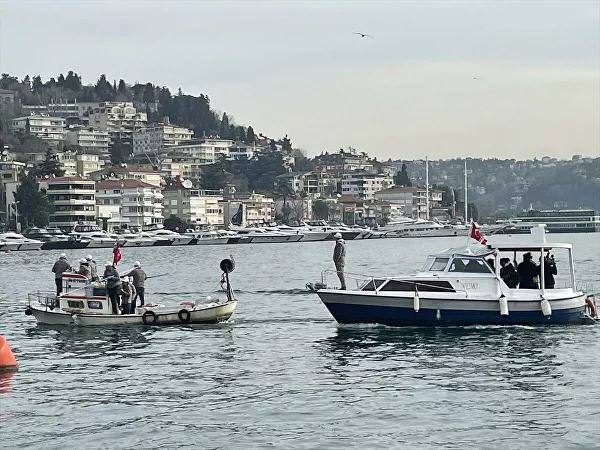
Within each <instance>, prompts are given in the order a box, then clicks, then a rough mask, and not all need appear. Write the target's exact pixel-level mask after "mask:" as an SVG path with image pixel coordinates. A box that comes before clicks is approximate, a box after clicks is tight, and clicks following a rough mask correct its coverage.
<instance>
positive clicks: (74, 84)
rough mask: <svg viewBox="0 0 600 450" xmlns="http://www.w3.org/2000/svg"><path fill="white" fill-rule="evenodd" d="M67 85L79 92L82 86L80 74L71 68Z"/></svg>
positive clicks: (66, 81)
mask: <svg viewBox="0 0 600 450" xmlns="http://www.w3.org/2000/svg"><path fill="white" fill-rule="evenodd" d="M65 87H66V88H67V89H70V90H71V91H73V92H75V93H79V92H80V91H81V87H82V86H81V79H80V78H79V75H77V74H76V73H75V72H73V71H72V70H69V73H67V77H66V78H65Z"/></svg>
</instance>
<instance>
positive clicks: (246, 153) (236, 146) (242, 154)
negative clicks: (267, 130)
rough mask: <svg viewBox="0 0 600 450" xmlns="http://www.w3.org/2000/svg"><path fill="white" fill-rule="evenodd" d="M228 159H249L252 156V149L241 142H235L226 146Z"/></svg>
mask: <svg viewBox="0 0 600 450" xmlns="http://www.w3.org/2000/svg"><path fill="white" fill-rule="evenodd" d="M228 149H229V159H234V160H237V161H240V160H247V159H251V158H252V157H253V156H254V149H253V148H252V147H251V146H249V145H248V144H244V143H243V142H235V143H233V144H232V145H230V146H229V147H228Z"/></svg>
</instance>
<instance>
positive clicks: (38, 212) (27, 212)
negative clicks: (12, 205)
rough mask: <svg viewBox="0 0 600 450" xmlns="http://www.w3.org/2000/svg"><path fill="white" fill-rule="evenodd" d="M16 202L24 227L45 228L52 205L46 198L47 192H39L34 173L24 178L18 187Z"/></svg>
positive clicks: (20, 220)
mask: <svg viewBox="0 0 600 450" xmlns="http://www.w3.org/2000/svg"><path fill="white" fill-rule="evenodd" d="M15 200H16V201H17V202H19V203H18V208H19V211H18V212H19V222H20V223H21V225H22V226H24V227H28V226H30V225H36V226H39V227H44V226H46V225H47V224H48V218H49V216H50V213H51V211H52V205H51V203H50V202H49V201H48V198H47V197H46V192H45V191H43V190H42V191H40V190H39V185H38V182H37V178H36V176H35V174H34V173H33V171H31V172H29V173H28V174H27V175H26V176H25V177H23V179H22V181H21V184H20V185H19V186H17V191H16V192H15Z"/></svg>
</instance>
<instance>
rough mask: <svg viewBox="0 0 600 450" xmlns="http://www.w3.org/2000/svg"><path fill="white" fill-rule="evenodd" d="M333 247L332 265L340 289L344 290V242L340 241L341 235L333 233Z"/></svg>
mask: <svg viewBox="0 0 600 450" xmlns="http://www.w3.org/2000/svg"><path fill="white" fill-rule="evenodd" d="M333 238H334V239H335V247H334V248H333V263H334V264H335V270H337V275H338V278H339V279H340V284H341V286H340V289H342V290H345V289H346V279H345V278H344V266H345V265H346V242H345V241H344V239H342V233H335V234H334V235H333Z"/></svg>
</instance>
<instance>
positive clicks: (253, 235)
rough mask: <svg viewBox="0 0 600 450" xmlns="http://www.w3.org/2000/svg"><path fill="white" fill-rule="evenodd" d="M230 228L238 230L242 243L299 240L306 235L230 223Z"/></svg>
mask: <svg viewBox="0 0 600 450" xmlns="http://www.w3.org/2000/svg"><path fill="white" fill-rule="evenodd" d="M229 230H230V231H234V232H236V233H237V234H238V235H239V236H240V237H241V239H240V241H239V243H240V244H250V243H252V244H266V243H281V242H298V241H300V240H301V239H302V238H303V237H304V235H302V234H286V233H282V232H280V231H267V230H266V229H264V228H257V227H240V226H238V225H233V224H229Z"/></svg>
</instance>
